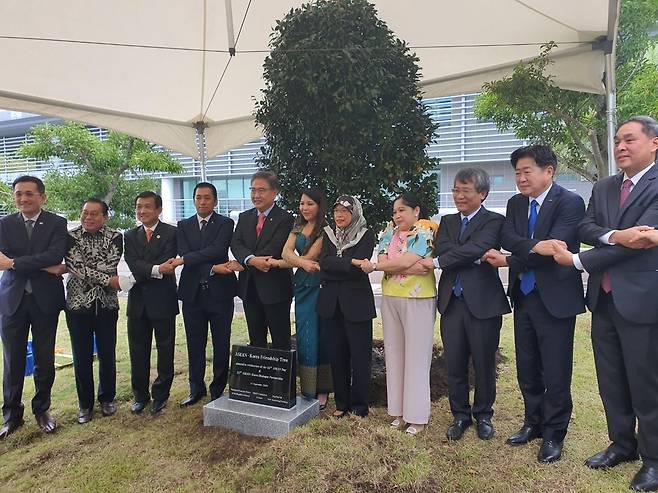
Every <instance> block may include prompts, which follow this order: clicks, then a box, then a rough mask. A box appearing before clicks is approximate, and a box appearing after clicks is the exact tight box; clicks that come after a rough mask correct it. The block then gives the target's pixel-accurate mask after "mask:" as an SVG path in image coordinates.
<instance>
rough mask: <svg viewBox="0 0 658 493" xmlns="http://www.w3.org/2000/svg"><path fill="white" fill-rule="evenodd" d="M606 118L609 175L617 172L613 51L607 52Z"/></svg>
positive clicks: (615, 92)
mask: <svg viewBox="0 0 658 493" xmlns="http://www.w3.org/2000/svg"><path fill="white" fill-rule="evenodd" d="M605 96H606V111H605V113H606V120H607V124H608V125H607V126H608V175H609V176H612V175H614V174H615V173H617V163H616V162H615V142H614V137H615V128H616V126H617V121H616V120H617V118H616V116H617V90H616V87H615V62H614V58H613V54H612V53H606V54H605Z"/></svg>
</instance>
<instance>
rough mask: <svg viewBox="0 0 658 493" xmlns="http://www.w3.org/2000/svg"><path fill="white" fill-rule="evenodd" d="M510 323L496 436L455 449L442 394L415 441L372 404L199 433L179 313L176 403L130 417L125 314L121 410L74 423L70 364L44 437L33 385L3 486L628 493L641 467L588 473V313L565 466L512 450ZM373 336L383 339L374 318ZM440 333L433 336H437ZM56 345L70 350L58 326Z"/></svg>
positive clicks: (0, 471)
mask: <svg viewBox="0 0 658 493" xmlns="http://www.w3.org/2000/svg"><path fill="white" fill-rule="evenodd" d="M511 322H512V320H511V317H509V316H508V317H506V318H505V321H504V327H503V333H502V338H501V350H502V352H503V354H504V355H505V356H507V357H508V358H509V359H508V361H507V362H506V363H504V364H503V365H502V367H501V368H500V375H499V380H498V399H497V402H496V407H495V410H496V414H495V416H494V424H495V426H496V436H495V437H494V438H493V439H492V440H491V441H489V442H483V441H481V440H479V439H478V438H477V436H476V435H475V432H474V430H473V429H470V430H468V431H467V432H466V435H465V437H464V438H463V439H462V440H461V441H459V442H456V443H449V442H448V441H447V440H446V439H445V430H446V427H447V426H448V425H449V424H450V422H451V421H452V420H451V416H450V413H449V409H448V402H447V399H445V398H444V399H441V400H440V401H438V402H435V403H434V404H433V406H432V418H431V421H430V424H429V426H428V428H427V429H426V431H425V432H424V433H423V434H422V435H420V436H418V437H411V436H406V435H405V434H403V433H401V432H399V431H396V430H391V429H389V427H388V422H389V418H388V416H387V414H386V409H385V408H374V409H372V413H371V417H370V418H369V419H367V420H361V419H358V418H353V417H349V418H347V419H342V420H334V419H331V418H329V417H328V416H327V414H323V415H321V417H320V418H318V419H315V420H313V421H312V422H311V423H309V424H308V425H306V426H304V427H302V428H300V429H297V430H295V431H294V432H293V433H291V434H289V435H288V436H285V437H283V438H280V439H278V440H269V439H264V438H252V437H244V436H241V435H239V434H237V433H233V432H230V431H227V430H223V429H219V428H204V426H203V421H202V415H201V413H202V411H201V405H197V406H194V407H192V408H188V409H181V408H179V407H178V401H179V400H181V399H183V398H184V397H185V396H186V395H187V392H188V387H187V364H186V349H185V337H184V333H183V328H182V317H179V319H178V324H179V326H178V334H177V337H178V339H177V342H176V372H177V373H176V377H175V379H174V386H173V389H172V396H171V399H170V403H169V406H168V407H167V408H166V409H165V410H164V411H163V413H162V414H161V416H158V417H155V418H153V417H151V416H150V415H149V414H148V412H146V413H144V414H143V415H141V416H133V415H132V414H131V413H130V404H131V402H132V395H131V391H130V370H129V359H128V348H127V337H126V325H125V318H121V319H120V321H119V338H118V340H119V342H118V347H117V358H118V361H117V371H118V376H117V387H118V395H117V400H118V402H119V412H118V413H117V415H116V416H114V417H111V418H103V417H101V416H100V413H97V414H96V415H95V419H94V420H93V421H92V422H91V423H89V424H87V425H84V426H80V425H78V424H77V423H76V412H77V400H76V393H75V383H74V379H73V368H72V367H68V368H63V369H61V370H58V372H57V377H56V380H55V386H54V389H53V406H52V411H53V412H54V414H55V415H56V416H57V418H58V420H59V428H58V430H57V431H56V433H55V434H54V435H49V436H48V435H44V434H42V433H41V432H40V431H38V429H37V427H36V423H35V422H34V420H33V419H32V417H31V416H30V415H29V412H28V410H29V400H30V399H31V397H32V395H33V391H34V387H33V384H32V380H31V379H27V380H26V385H25V392H24V402H25V404H26V424H25V426H23V427H22V428H21V429H20V430H19V431H17V432H16V433H14V434H13V435H11V436H10V437H9V438H8V439H7V440H6V441H5V442H2V443H0V490H1V491H3V492H5V491H28V490H29V491H35V490H47V491H104V492H105V491H174V490H175V491H262V492H270V491H285V492H297V491H331V492H334V491H335V492H351V491H378V492H380V491H428V492H434V491H446V492H566V491H588V492H597V493H598V492H611V491H627V489H628V484H629V482H630V480H631V478H632V476H633V474H634V473H635V471H636V470H637V469H638V468H639V462H638V463H631V464H624V465H622V466H619V467H617V468H615V469H614V470H612V471H608V472H597V471H591V470H589V469H587V468H586V467H585V466H584V465H583V461H584V460H585V459H586V458H587V457H588V456H589V455H591V454H592V453H594V452H596V451H598V450H599V449H601V448H603V447H605V446H606V445H607V444H608V439H607V433H606V427H605V418H604V415H603V409H602V405H601V401H600V399H599V396H598V392H597V386H596V377H595V373H594V363H593V358H592V349H591V344H590V337H589V315H584V316H581V317H579V318H578V325H577V328H576V342H575V357H574V379H573V397H574V413H573V417H572V422H571V426H570V429H569V434H568V435H567V440H566V442H565V452H564V455H563V459H562V460H561V461H559V462H558V463H556V464H552V465H547V466H541V465H539V464H538V463H537V462H536V458H535V457H536V454H537V450H538V447H539V442H538V441H535V442H533V443H532V444H530V445H528V446H524V447H517V448H511V447H508V446H506V445H505V443H504V442H505V438H506V437H507V436H508V435H509V434H510V433H512V432H514V431H516V429H517V428H518V427H519V426H520V424H521V423H522V420H523V403H522V400H521V394H520V393H519V391H518V388H517V385H516V371H515V367H514V346H513V334H512V323H511ZM375 332H376V334H377V336H378V337H381V326H380V325H379V323H377V324H376V330H375ZM435 334H436V338H437V340H438V329H437V331H436V332H435ZM244 341H246V328H245V323H244V319H243V318H242V317H241V316H240V315H238V316H236V320H235V321H234V323H233V338H232V342H244ZM57 344H58V346H60V347H63V348H68V347H69V344H68V332H67V330H66V327H65V324H64V322H63V321H62V323H61V324H60V330H59V335H58V338H57ZM152 366H154V365H152ZM208 368H210V367H208ZM206 380H208V378H206ZM332 410H333V409H332V406H331V405H330V406H329V411H332Z"/></svg>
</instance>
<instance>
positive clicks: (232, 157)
mask: <svg viewBox="0 0 658 493" xmlns="http://www.w3.org/2000/svg"><path fill="white" fill-rule="evenodd" d="M475 96H476V94H464V95H460V96H452V97H446V98H437V99H428V100H426V101H425V103H426V104H427V106H428V111H429V112H430V114H431V116H432V118H433V119H434V120H435V121H437V122H438V123H439V125H440V126H439V130H438V134H439V137H438V139H437V140H436V141H435V142H433V143H432V144H430V145H429V146H428V149H427V152H428V154H429V155H430V156H431V157H437V158H439V159H440V160H441V163H440V166H439V169H438V170H437V187H438V189H439V203H438V206H439V214H446V213H450V212H455V209H454V206H453V202H452V194H451V192H450V190H451V188H452V184H453V180H454V176H455V174H456V173H457V171H458V170H459V169H460V168H463V167H470V166H477V167H481V168H483V169H484V170H486V171H487V172H488V173H489V175H490V176H491V193H490V195H489V198H488V199H487V201H486V203H485V205H486V206H487V207H488V208H489V209H493V210H496V211H499V212H503V213H504V209H505V204H506V202H507V199H509V197H511V196H512V195H513V194H515V193H516V186H515V183H514V170H513V168H512V167H511V165H510V162H509V156H510V154H511V152H512V151H513V150H514V149H516V148H517V147H520V146H522V145H524V144H525V142H523V141H521V140H519V139H517V138H516V137H515V136H514V133H513V132H512V131H511V130H510V131H507V132H499V131H498V130H497V129H496V127H495V126H494V125H493V124H492V123H490V122H484V121H479V120H477V119H476V118H475V115H474V114H473V104H474V101H475ZM59 121H60V120H57V119H54V118H46V117H40V116H35V115H29V114H25V113H18V112H12V111H4V110H0V179H2V180H3V181H5V182H9V183H10V182H11V181H12V180H13V179H14V178H16V177H17V176H19V175H22V174H27V173H29V174H35V175H37V176H42V175H43V174H44V173H45V172H46V171H47V170H49V169H51V168H52V167H53V166H57V167H59V168H60V169H66V168H71V167H72V164H71V163H69V162H65V161H61V160H53V161H50V162H43V161H35V160H31V159H30V160H27V159H22V158H18V157H17V154H16V153H17V151H18V149H19V147H20V146H21V144H23V143H24V142H25V141H26V134H27V133H28V132H29V130H30V128H31V127H32V126H33V125H35V124H38V123H45V122H52V123H57V122H59ZM91 131H92V132H94V133H96V134H97V135H99V136H100V137H101V138H102V137H104V136H106V135H107V131H106V130H104V129H100V128H91ZM263 145H265V141H264V140H259V141H256V142H252V143H249V144H245V145H243V146H241V147H238V148H236V149H233V150H231V151H229V152H228V153H226V154H223V155H221V156H217V157H215V158H213V159H210V160H208V162H207V164H206V170H207V171H206V172H207V177H208V180H209V181H210V182H212V183H213V184H214V185H215V186H216V187H217V191H218V194H219V207H218V208H219V212H220V213H222V214H225V215H228V214H231V215H233V216H235V215H236V214H237V213H239V212H241V211H243V210H245V209H248V208H250V207H251V200H250V198H249V185H250V184H249V178H250V176H251V174H252V173H254V171H256V169H257V164H256V158H257V157H258V155H259V153H260V148H261V146H263ZM172 156H174V157H175V158H176V159H178V160H179V161H180V163H181V164H182V165H183V167H184V171H183V172H182V173H181V174H179V175H170V174H167V175H163V174H160V175H154V176H155V177H157V178H159V179H160V180H161V194H162V198H163V219H164V220H166V221H171V222H173V221H176V220H178V219H181V218H183V217H186V216H190V215H192V214H193V213H194V205H193V203H192V191H193V189H194V185H195V184H196V183H197V182H198V181H199V180H200V176H201V170H200V165H199V162H198V161H197V160H195V159H193V158H190V157H187V156H182V155H180V154H177V153H172ZM558 181H559V182H560V183H561V184H562V185H563V186H564V187H566V188H568V189H570V190H573V191H575V192H577V193H579V194H580V195H582V196H583V198H584V199H585V200H586V201H587V200H588V199H589V195H590V193H591V184H590V183H589V182H587V181H585V180H583V179H581V178H580V177H579V176H577V175H575V174H569V173H560V174H559V176H558ZM0 212H1V211H0Z"/></svg>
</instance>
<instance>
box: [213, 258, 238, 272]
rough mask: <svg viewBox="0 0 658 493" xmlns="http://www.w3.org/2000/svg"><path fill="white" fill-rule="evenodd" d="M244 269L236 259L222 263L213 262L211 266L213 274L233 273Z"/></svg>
mask: <svg viewBox="0 0 658 493" xmlns="http://www.w3.org/2000/svg"><path fill="white" fill-rule="evenodd" d="M243 270H244V267H242V265H240V262H238V261H237V260H229V261H228V262H224V263H223V264H215V265H213V266H212V271H213V272H214V273H215V274H222V275H227V274H233V273H234V272H241V271H243Z"/></svg>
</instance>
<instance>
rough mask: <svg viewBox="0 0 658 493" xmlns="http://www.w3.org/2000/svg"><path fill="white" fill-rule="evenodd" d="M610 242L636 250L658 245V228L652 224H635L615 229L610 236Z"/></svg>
mask: <svg viewBox="0 0 658 493" xmlns="http://www.w3.org/2000/svg"><path fill="white" fill-rule="evenodd" d="M610 242H611V243H615V244H619V245H622V246H625V247H626V248H633V249H635V250H641V249H644V248H652V247H655V246H658V230H657V229H656V228H653V227H651V226H634V227H632V228H628V229H623V230H621V231H615V232H614V233H613V234H612V235H611V236H610Z"/></svg>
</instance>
